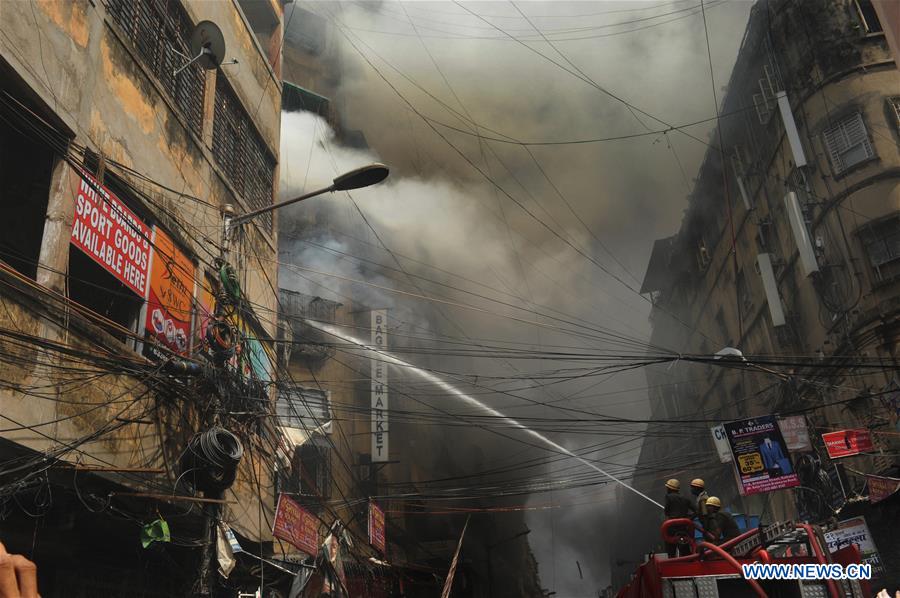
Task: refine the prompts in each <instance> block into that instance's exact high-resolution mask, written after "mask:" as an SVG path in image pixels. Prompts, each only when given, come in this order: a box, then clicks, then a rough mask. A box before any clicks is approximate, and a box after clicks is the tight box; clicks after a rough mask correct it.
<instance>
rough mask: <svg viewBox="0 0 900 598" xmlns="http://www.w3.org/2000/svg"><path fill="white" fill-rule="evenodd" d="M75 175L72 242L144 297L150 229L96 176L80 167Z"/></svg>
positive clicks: (148, 260) (148, 263) (148, 262)
mask: <svg viewBox="0 0 900 598" xmlns="http://www.w3.org/2000/svg"><path fill="white" fill-rule="evenodd" d="M78 174H79V175H80V176H81V181H80V184H79V185H78V192H77V194H76V196H75V220H74V222H73V223H72V239H71V240H72V245H74V246H75V247H77V248H78V249H80V250H82V251H83V252H84V253H86V254H87V255H88V256H89V257H90V258H91V259H92V260H94V261H95V262H97V263H98V264H100V265H101V266H102V267H103V268H104V269H105V270H106V271H107V272H109V273H110V274H112V275H113V276H115V277H116V279H118V280H119V281H120V282H121V283H122V284H124V285H125V286H126V287H128V288H129V289H131V290H132V291H134V292H135V293H137V294H138V295H139V296H140V297H141V298H144V297H146V292H147V280H148V278H149V277H148V267H149V265H150V242H149V239H150V228H149V227H148V226H147V225H146V224H144V223H143V222H142V221H141V219H140V218H138V217H137V216H136V215H135V213H134V212H132V211H131V210H130V209H128V207H127V206H126V205H125V204H124V203H122V201H121V200H120V199H119V198H118V197H116V195H115V194H114V193H113V192H112V191H110V190H109V189H107V188H106V187H104V186H102V185H101V184H100V183H99V182H97V179H95V178H94V177H92V176H91V175H90V174H88V173H87V172H85V171H84V170H82V171H80V172H79V173H78ZM89 183H90V184H89ZM97 189H99V190H100V193H102V197H101V195H100V193H98V191H97Z"/></svg>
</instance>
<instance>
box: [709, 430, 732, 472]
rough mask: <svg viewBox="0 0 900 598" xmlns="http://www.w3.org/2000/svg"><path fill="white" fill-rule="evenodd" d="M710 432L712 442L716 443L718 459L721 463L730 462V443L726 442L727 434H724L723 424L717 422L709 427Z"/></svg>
mask: <svg viewBox="0 0 900 598" xmlns="http://www.w3.org/2000/svg"><path fill="white" fill-rule="evenodd" d="M710 432H712V436H713V442H714V443H715V444H716V451H718V453H719V461H721V462H722V463H731V445H730V444H728V436H727V435H726V434H725V426H723V425H722V424H719V425H718V426H713V427H712V428H710Z"/></svg>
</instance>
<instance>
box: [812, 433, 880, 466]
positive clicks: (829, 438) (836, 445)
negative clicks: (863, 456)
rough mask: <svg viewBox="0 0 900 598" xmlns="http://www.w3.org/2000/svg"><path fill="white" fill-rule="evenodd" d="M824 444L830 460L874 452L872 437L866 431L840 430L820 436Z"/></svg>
mask: <svg viewBox="0 0 900 598" xmlns="http://www.w3.org/2000/svg"><path fill="white" fill-rule="evenodd" d="M822 440H823V441H824V442H825V450H827V451H828V456H829V457H831V458H832V459H840V458H841V457H850V456H853V455H858V454H860V453H871V452H873V451H874V450H875V447H874V446H873V445H872V435H871V434H870V433H869V431H868V430H841V431H839V432H828V433H826V434H822Z"/></svg>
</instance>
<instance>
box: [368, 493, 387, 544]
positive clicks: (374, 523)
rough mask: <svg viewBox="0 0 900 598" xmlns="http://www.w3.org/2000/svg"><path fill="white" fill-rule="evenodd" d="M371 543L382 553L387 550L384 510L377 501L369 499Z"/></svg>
mask: <svg viewBox="0 0 900 598" xmlns="http://www.w3.org/2000/svg"><path fill="white" fill-rule="evenodd" d="M369 544H371V545H372V546H374V547H375V548H376V549H377V550H378V551H379V552H380V553H381V554H384V552H385V546H386V542H385V535H384V511H382V510H381V507H379V506H378V505H377V504H375V501H371V500H370V501H369Z"/></svg>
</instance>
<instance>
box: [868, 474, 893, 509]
mask: <svg viewBox="0 0 900 598" xmlns="http://www.w3.org/2000/svg"><path fill="white" fill-rule="evenodd" d="M866 483H868V484H869V502H870V503H873V504H874V503H877V502H881V501H883V500H884V499H886V498H890V497H891V495H893V494H894V493H895V492H897V491H898V490H900V480H898V479H897V478H888V477H884V476H880V475H867V476H866Z"/></svg>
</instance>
